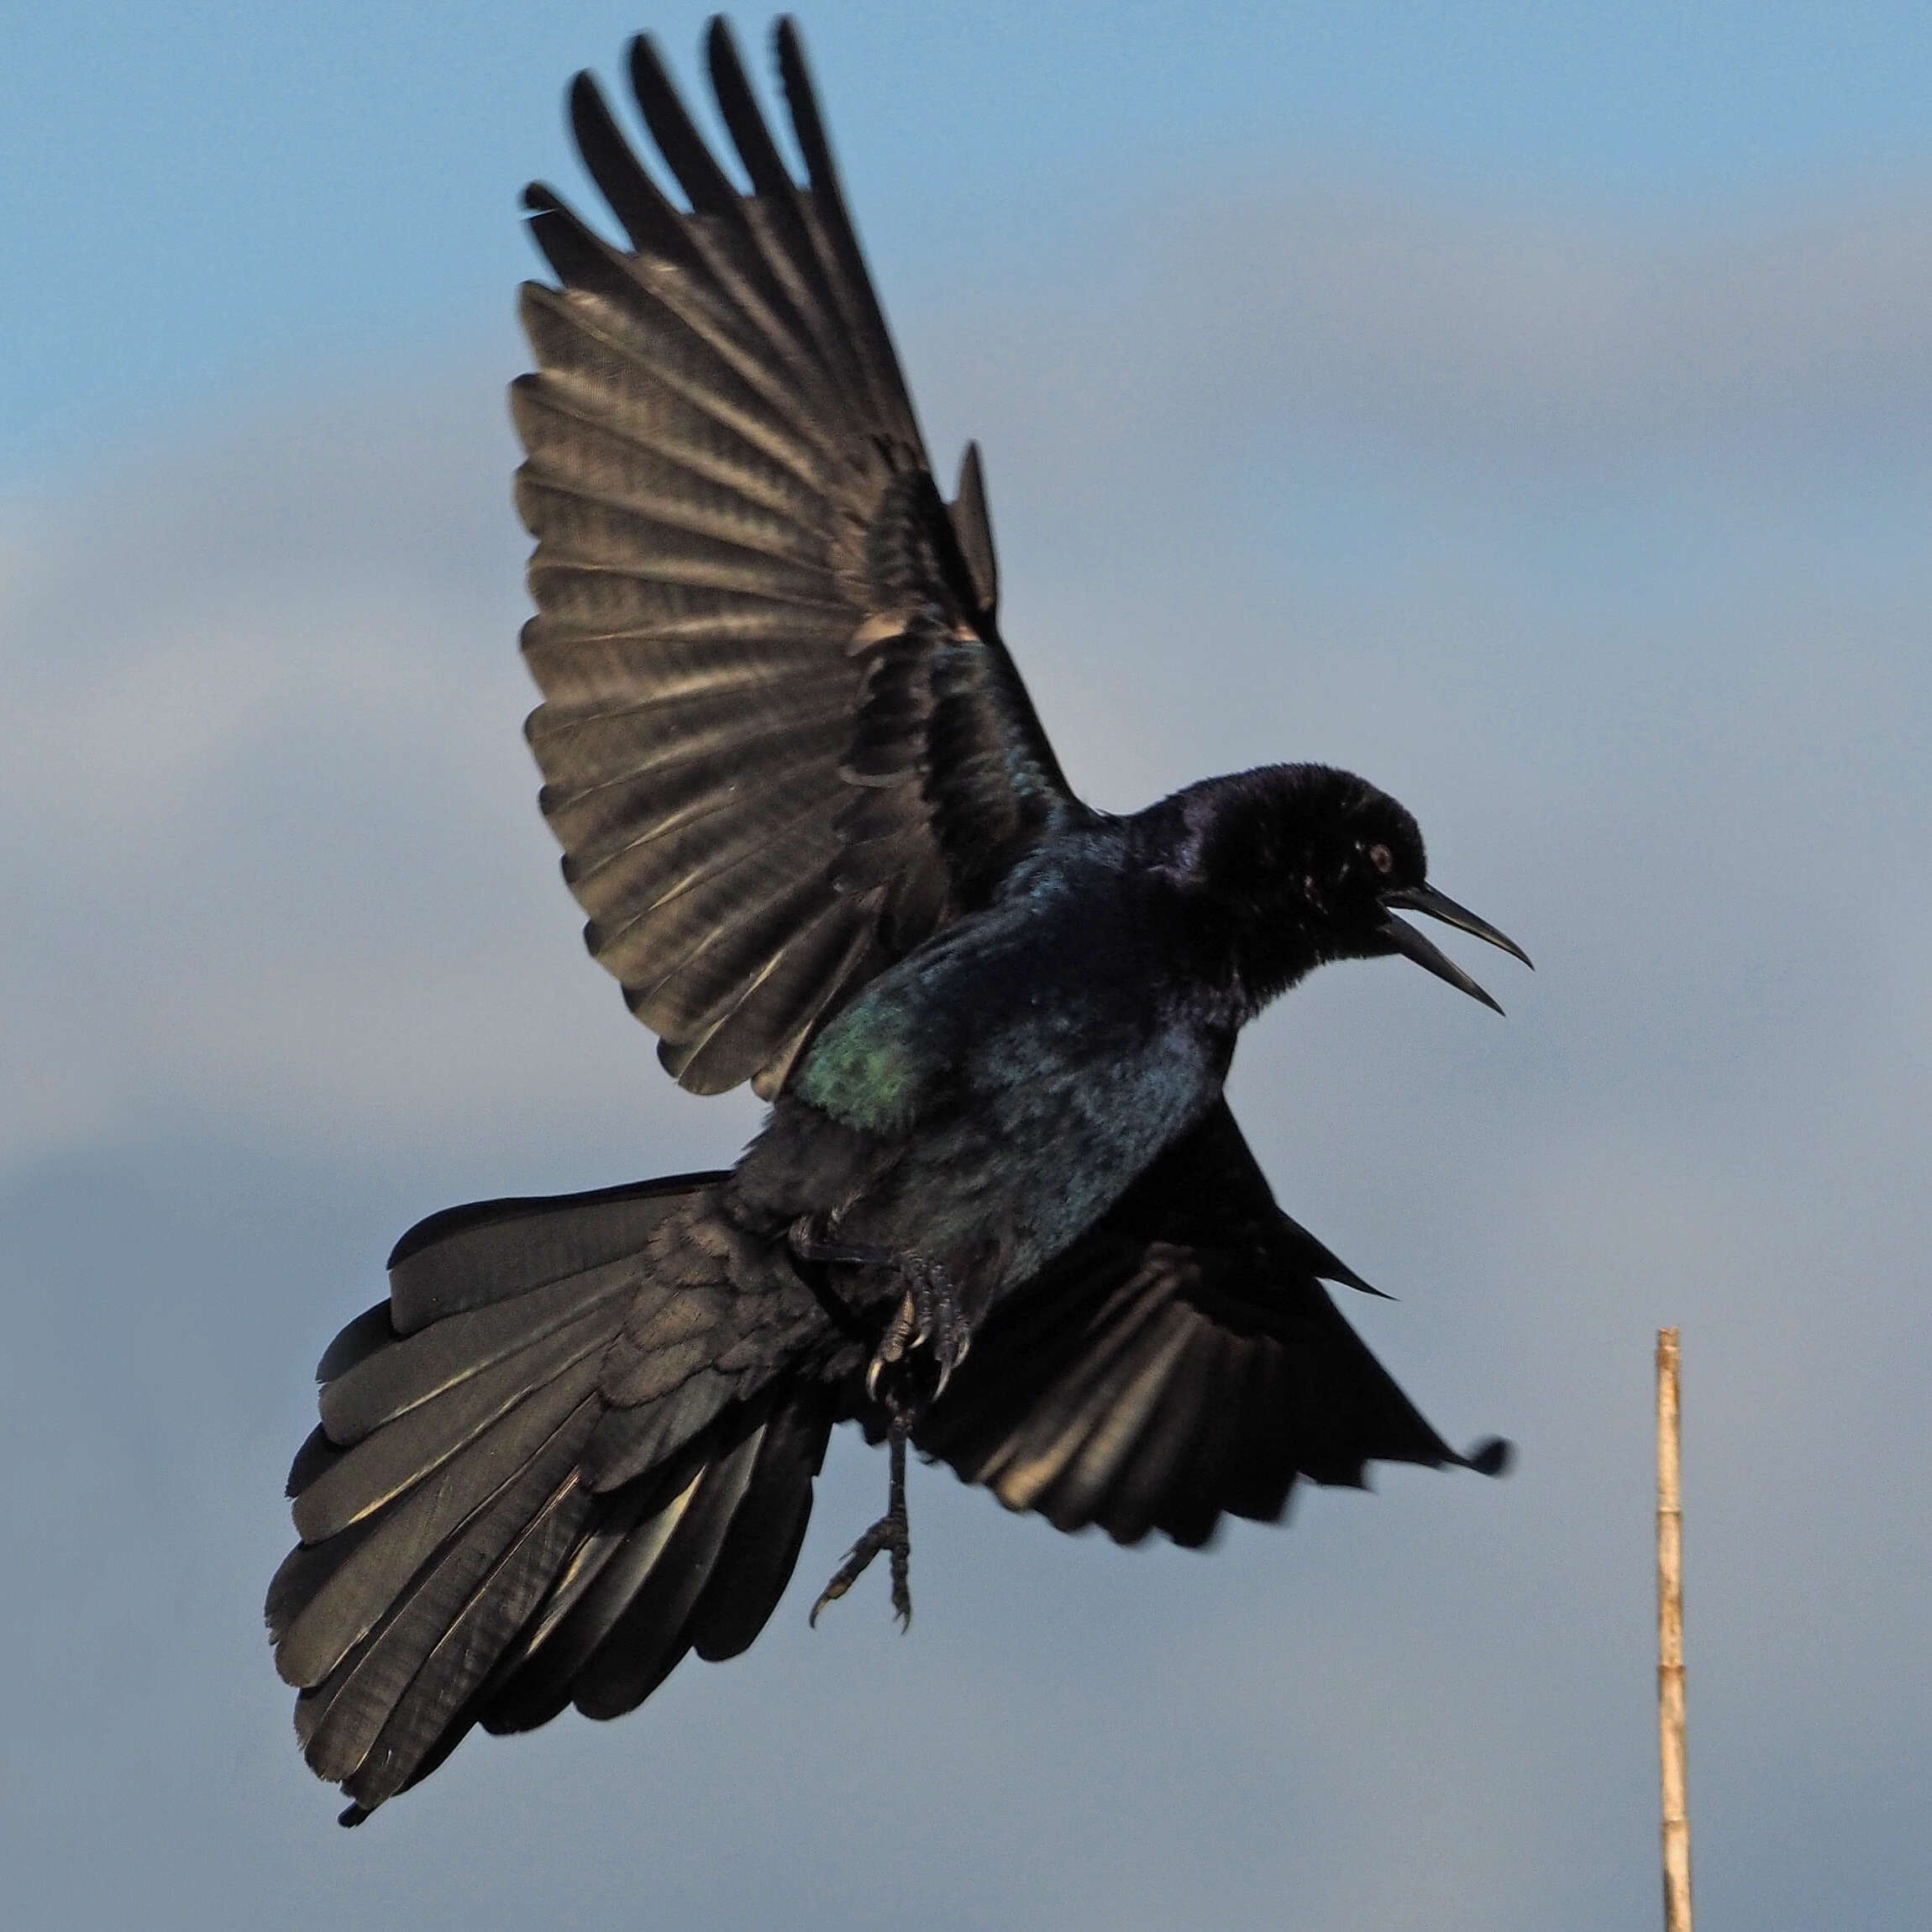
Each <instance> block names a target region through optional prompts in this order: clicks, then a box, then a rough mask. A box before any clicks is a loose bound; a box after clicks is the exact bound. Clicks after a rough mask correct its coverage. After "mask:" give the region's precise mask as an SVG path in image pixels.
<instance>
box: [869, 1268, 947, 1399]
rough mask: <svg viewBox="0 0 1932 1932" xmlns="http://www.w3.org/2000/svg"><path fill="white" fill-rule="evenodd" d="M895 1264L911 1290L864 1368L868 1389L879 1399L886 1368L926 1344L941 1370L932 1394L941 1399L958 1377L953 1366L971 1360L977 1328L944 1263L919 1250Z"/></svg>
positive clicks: (888, 1323) (934, 1397)
mask: <svg viewBox="0 0 1932 1932" xmlns="http://www.w3.org/2000/svg"><path fill="white" fill-rule="evenodd" d="M896 1265H897V1267H898V1268H899V1271H900V1273H901V1274H902V1275H904V1276H905V1278H906V1294H905V1297H904V1299H902V1300H901V1301H900V1304H899V1306H898V1307H897V1308H896V1309H895V1310H894V1311H893V1315H892V1319H891V1320H890V1321H889V1322H887V1323H886V1325H885V1334H884V1335H882V1336H880V1337H879V1347H877V1348H876V1349H875V1350H874V1352H873V1357H872V1360H871V1362H870V1363H869V1366H868V1367H867V1368H866V1371H865V1393H866V1394H867V1396H868V1397H869V1398H870V1399H873V1400H874V1401H876V1400H877V1399H878V1396H879V1377H880V1376H881V1375H882V1374H883V1373H884V1372H885V1370H886V1369H887V1368H890V1367H891V1366H892V1365H893V1364H894V1363H895V1362H903V1361H904V1360H905V1359H906V1357H907V1356H909V1355H910V1354H911V1352H913V1350H914V1349H916V1348H923V1349H926V1350H927V1352H929V1354H930V1355H931V1357H932V1366H933V1368H934V1370H935V1371H936V1373H937V1381H936V1382H935V1383H934V1384H933V1388H932V1394H931V1396H929V1397H928V1398H927V1399H928V1400H931V1401H937V1399H938V1398H939V1396H940V1394H942V1392H943V1390H944V1389H945V1387H946V1384H947V1383H948V1382H950V1381H951V1380H952V1379H953V1370H954V1369H955V1368H958V1366H959V1364H960V1363H961V1362H963V1361H964V1360H965V1359H966V1352H967V1350H968V1349H969V1348H970V1347H972V1346H973V1337H972V1333H971V1331H970V1330H969V1327H968V1326H967V1321H966V1315H965V1311H964V1310H963V1309H962V1308H961V1307H960V1305H959V1298H958V1295H957V1294H954V1293H953V1283H952V1280H951V1278H950V1277H949V1276H948V1274H947V1273H946V1270H945V1269H944V1268H942V1267H940V1265H939V1264H938V1263H937V1262H932V1261H927V1259H926V1258H925V1257H923V1256H921V1255H916V1254H909V1255H904V1256H901V1257H899V1260H898V1262H897V1264H896Z"/></svg>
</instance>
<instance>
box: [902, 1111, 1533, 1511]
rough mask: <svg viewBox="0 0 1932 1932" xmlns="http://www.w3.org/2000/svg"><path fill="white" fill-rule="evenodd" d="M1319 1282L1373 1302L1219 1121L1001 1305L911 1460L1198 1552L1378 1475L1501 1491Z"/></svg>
mask: <svg viewBox="0 0 1932 1932" xmlns="http://www.w3.org/2000/svg"><path fill="white" fill-rule="evenodd" d="M1323 1280H1329V1281H1340V1282H1344V1283H1347V1284H1349V1285H1350V1286H1352V1287H1356V1288H1365V1287H1366V1286H1367V1284H1365V1283H1363V1282H1362V1281H1361V1280H1359V1279H1358V1278H1357V1277H1356V1276H1355V1275H1354V1274H1353V1273H1352V1272H1351V1271H1350V1269H1348V1268H1347V1267H1346V1266H1345V1265H1344V1264H1343V1263H1341V1262H1340V1261H1338V1260H1336V1257H1334V1256H1333V1255H1332V1254H1331V1253H1330V1252H1328V1250H1327V1249H1326V1248H1325V1247H1323V1246H1322V1245H1321V1243H1320V1242H1318V1241H1316V1240H1315V1237H1314V1236H1312V1235H1310V1234H1309V1233H1307V1232H1306V1231H1305V1230H1304V1229H1302V1228H1300V1227H1299V1226H1297V1225H1296V1224H1295V1223H1294V1221H1290V1220H1289V1217H1288V1216H1287V1215H1284V1213H1282V1211H1281V1210H1280V1209H1278V1207H1277V1206H1276V1205H1275V1204H1274V1197H1273V1194H1271V1193H1270V1192H1269V1191H1268V1183H1267V1181H1266V1180H1265V1179H1263V1176H1262V1173H1261V1170H1260V1168H1258V1167H1257V1165H1256V1164H1255V1160H1254V1157H1253V1155H1252V1153H1250V1152H1249V1151H1248V1148H1247V1142H1246V1141H1245V1140H1244V1139H1243V1138H1242V1131H1241V1129H1240V1128H1239V1127H1238V1126H1236V1124H1235V1120H1234V1116H1233V1115H1232V1114H1231V1113H1230V1112H1229V1111H1228V1107H1227V1103H1226V1101H1225V1100H1223V1101H1221V1102H1220V1103H1218V1104H1217V1105H1216V1106H1215V1110H1214V1111H1213V1112H1212V1113H1211V1114H1210V1116H1208V1118H1207V1119H1206V1121H1204V1122H1203V1123H1202V1125H1201V1126H1200V1127H1198V1128H1196V1129H1195V1130H1194V1132H1193V1133H1192V1134H1191V1135H1189V1137H1187V1138H1186V1139H1184V1140H1183V1141H1181V1142H1178V1143H1177V1144H1176V1145H1175V1146H1174V1147H1173V1148H1172V1149H1170V1150H1169V1151H1168V1152H1167V1153H1166V1154H1164V1155H1163V1157H1162V1158H1161V1159H1160V1160H1159V1161H1158V1162H1157V1163H1155V1165H1154V1166H1153V1167H1152V1168H1150V1169H1149V1170H1148V1171H1147V1173H1146V1174H1144V1175H1143V1176H1142V1178H1141V1179H1140V1180H1139V1181H1138V1182H1137V1183H1136V1184H1135V1185H1134V1186H1133V1188H1132V1189H1131V1190H1130V1191H1129V1192H1128V1194H1126V1197H1125V1198H1124V1199H1123V1200H1121V1204H1120V1205H1119V1206H1118V1207H1116V1209H1115V1210H1114V1211H1113V1212H1112V1213H1111V1214H1110V1215H1109V1216H1108V1217H1107V1218H1106V1220H1105V1221H1103V1222H1102V1223H1101V1224H1100V1226H1098V1227H1097V1228H1095V1230H1094V1231H1093V1232H1092V1233H1091V1234H1089V1235H1088V1236H1086V1237H1085V1238H1084V1240H1082V1241H1081V1242H1079V1245H1078V1246H1077V1247H1074V1249H1073V1250H1071V1251H1070V1252H1068V1254H1067V1255H1065V1256H1064V1257H1062V1259H1061V1260H1060V1261H1058V1263H1055V1264H1054V1265H1053V1268H1050V1269H1049V1270H1047V1273H1044V1274H1042V1275H1041V1276H1040V1277H1039V1278H1038V1279H1037V1280H1036V1281H1034V1282H1032V1283H1030V1284H1028V1285H1027V1286H1026V1288H1025V1289H1021V1290H1020V1291H1019V1292H1018V1293H1016V1294H1014V1295H1013V1297H1012V1298H1011V1299H1010V1300H1008V1301H1006V1302H1005V1303H1003V1304H1002V1305H1000V1306H999V1307H997V1308H996V1309H995V1310H994V1312H993V1314H992V1315H991V1316H990V1318H989V1319H988V1320H987V1322H986V1325H985V1326H984V1328H983V1329H982V1330H981V1331H980V1332H979V1336H977V1337H976V1338H975V1339H974V1344H973V1352H972V1353H971V1354H970V1355H969V1357H967V1359H966V1361H965V1362H964V1363H963V1365H962V1367H961V1368H960V1369H959V1371H958V1373H957V1374H956V1375H955V1376H954V1377H953V1381H952V1383H951V1384H950V1385H949V1386H948V1389H947V1391H946V1393H945V1394H944V1395H943V1396H942V1397H941V1398H940V1399H939V1400H938V1401H937V1403H936V1404H934V1405H933V1407H932V1411H931V1413H930V1414H929V1415H928V1416H927V1419H926V1420H925V1421H924V1422H923V1423H922V1424H921V1426H920V1427H919V1429H918V1430H917V1431H916V1434H915V1436H914V1440H915V1441H916V1443H917V1444H918V1446H919V1447H920V1448H921V1450H923V1451H924V1452H926V1453H927V1454H928V1455H932V1456H937V1457H940V1458H941V1459H942V1460H943V1461H945V1462H950V1463H951V1464H952V1465H953V1467H954V1468H955V1469H956V1470H958V1473H959V1474H960V1475H961V1476H962V1477H963V1478H965V1479H966V1480H967V1481H968V1482H969V1483H984V1484H985V1485H986V1487H987V1488H990V1490H992V1492H993V1494H995V1495H996V1496H997V1497H998V1498H999V1499H1000V1501H1001V1502H1002V1503H1004V1504H1005V1505H1006V1506H1007V1508H1008V1509H1034V1510H1037V1511H1038V1512H1039V1513H1040V1514H1041V1515H1043V1516H1044V1517H1046V1519H1047V1521H1049V1522H1050V1523H1052V1524H1053V1526H1054V1527H1055V1528H1056V1529H1059V1530H1078V1529H1080V1528H1082V1527H1084V1525H1087V1524H1089V1523H1098V1524H1099V1525H1100V1527H1101V1528H1102V1529H1104V1530H1105V1531H1106V1532H1107V1534H1108V1535H1109V1536H1111V1537H1113V1538H1114V1540H1115V1541H1116V1542H1121V1543H1134V1542H1138V1541H1140V1540H1141V1538H1142V1537H1143V1536H1146V1535H1147V1533H1148V1531H1149V1530H1161V1531H1163V1533H1164V1534H1166V1535H1167V1536H1171V1537H1172V1538H1173V1541H1175V1542H1177V1543H1181V1544H1184V1545H1188V1546H1194V1545H1198V1544H1201V1543H1205V1541H1207V1540H1208V1538H1209V1536H1210V1535H1212V1533H1213V1531H1214V1528H1215V1524H1216V1523H1217V1522H1218V1521H1219V1520H1220V1518H1221V1515H1222V1513H1223V1512H1224V1511H1226V1512H1227V1513H1228V1514H1231V1515H1236V1516H1250V1517H1256V1518H1258V1519H1260V1520H1263V1521H1267V1522H1273V1521H1274V1520H1277V1519H1278V1518H1279V1517H1280V1516H1281V1515H1282V1514H1283V1512H1284V1510H1285V1509H1286V1508H1287V1506H1288V1499H1289V1494H1290V1492H1291V1491H1292V1490H1293V1488H1294V1484H1295V1483H1296V1481H1297V1480H1298V1478H1302V1477H1306V1478H1308V1479H1309V1480H1310V1481H1312V1482H1315V1483H1346V1484H1351V1485H1355V1486H1360V1485H1362V1483H1364V1481H1365V1479H1366V1469H1367V1465H1368V1463H1370V1462H1423V1463H1427V1464H1430V1465H1431V1466H1434V1467H1441V1465H1443V1464H1445V1463H1457V1464H1462V1465H1465V1466H1467V1467H1473V1468H1477V1469H1480V1470H1482V1471H1483V1473H1485V1474H1492V1475H1493V1474H1495V1473H1498V1472H1499V1470H1500V1469H1501V1468H1502V1467H1503V1466H1504V1462H1506V1460H1507V1457H1508V1449H1507V1446H1506V1445H1504V1444H1503V1443H1501V1442H1499V1441H1490V1442H1488V1443H1485V1444H1483V1445H1481V1446H1478V1448H1476V1449H1474V1450H1473V1451H1472V1452H1471V1453H1470V1454H1469V1455H1467V1456H1462V1455H1458V1454H1457V1452H1456V1451H1455V1450H1453V1449H1452V1448H1451V1447H1450V1446H1449V1445H1448V1444H1447V1443H1446V1442H1445V1441H1443V1440H1442V1438H1441V1436H1438V1435H1437V1434H1436V1431H1435V1430H1433V1429H1432V1428H1431V1426H1430V1425H1429V1424H1428V1423H1427V1422H1426V1421H1425V1420H1423V1418H1422V1416H1421V1415H1420V1412H1419V1411H1418V1410H1416V1408H1415V1404H1413V1403H1411V1402H1410V1399H1409V1398H1408V1397H1407V1396H1406V1395H1404V1394H1403V1393H1402V1391H1401V1390H1400V1389H1399V1388H1398V1387H1397V1386H1396V1385H1395V1383H1394V1380H1393V1379H1392V1378H1390V1376H1389V1373H1388V1371H1387V1370H1386V1369H1384V1368H1383V1367H1382V1365H1381V1364H1380V1363H1379V1362H1377V1361H1376V1359H1375V1357H1373V1355H1372V1354H1370V1353H1369V1352H1368V1348H1367V1347H1365V1346H1364V1345H1363V1343H1362V1341H1361V1339H1360V1337H1359V1336H1357V1334H1356V1333H1355V1331H1354V1330H1353V1329H1352V1328H1351V1327H1350V1326H1348V1324H1347V1322H1346V1321H1345V1320H1342V1318H1341V1314H1340V1312H1339V1311H1338V1310H1336V1306H1335V1304H1334V1303H1333V1302H1332V1301H1331V1300H1330V1299H1329V1296H1328V1294H1327V1291H1326V1289H1324V1288H1323V1287H1322V1285H1321V1284H1322V1282H1323Z"/></svg>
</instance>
